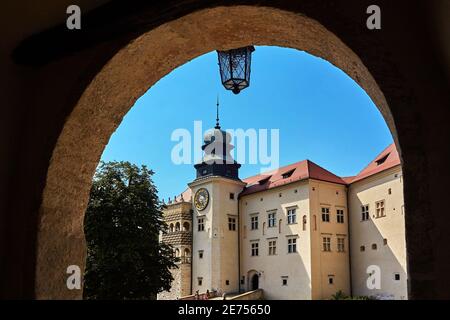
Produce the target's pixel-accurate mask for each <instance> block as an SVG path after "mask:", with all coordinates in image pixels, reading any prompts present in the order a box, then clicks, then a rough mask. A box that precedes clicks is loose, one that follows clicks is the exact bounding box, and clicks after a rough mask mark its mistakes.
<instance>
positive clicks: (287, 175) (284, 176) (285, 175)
mask: <svg viewBox="0 0 450 320" xmlns="http://www.w3.org/2000/svg"><path fill="white" fill-rule="evenodd" d="M294 171H295V169H292V170H289V171H288V172H285V173H283V174H282V177H283V179H287V178H289V177H290V176H292V174H293V173H294Z"/></svg>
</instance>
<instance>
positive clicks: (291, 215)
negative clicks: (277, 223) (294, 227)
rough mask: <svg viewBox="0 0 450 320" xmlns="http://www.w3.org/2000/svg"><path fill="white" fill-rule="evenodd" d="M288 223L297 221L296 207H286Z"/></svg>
mask: <svg viewBox="0 0 450 320" xmlns="http://www.w3.org/2000/svg"><path fill="white" fill-rule="evenodd" d="M287 220H288V224H292V223H297V212H296V209H295V208H294V209H288V211H287Z"/></svg>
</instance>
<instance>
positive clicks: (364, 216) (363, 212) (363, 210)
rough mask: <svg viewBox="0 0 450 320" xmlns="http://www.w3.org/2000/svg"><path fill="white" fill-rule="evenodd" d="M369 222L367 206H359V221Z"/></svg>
mask: <svg viewBox="0 0 450 320" xmlns="http://www.w3.org/2000/svg"><path fill="white" fill-rule="evenodd" d="M367 220H369V205H368V204H366V205H364V206H361V221H367Z"/></svg>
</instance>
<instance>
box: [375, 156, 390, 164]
mask: <svg viewBox="0 0 450 320" xmlns="http://www.w3.org/2000/svg"><path fill="white" fill-rule="evenodd" d="M389 155H390V153H388V154H386V155H384V156H382V157H381V158H378V159H377V160H375V162H376V163H377V166H379V165H380V164H383V163H384V162H385V161H386V159H387V158H388V157H389Z"/></svg>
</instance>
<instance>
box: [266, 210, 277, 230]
mask: <svg viewBox="0 0 450 320" xmlns="http://www.w3.org/2000/svg"><path fill="white" fill-rule="evenodd" d="M267 225H268V227H269V228H271V227H275V226H276V212H270V213H269V214H268V215H267Z"/></svg>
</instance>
